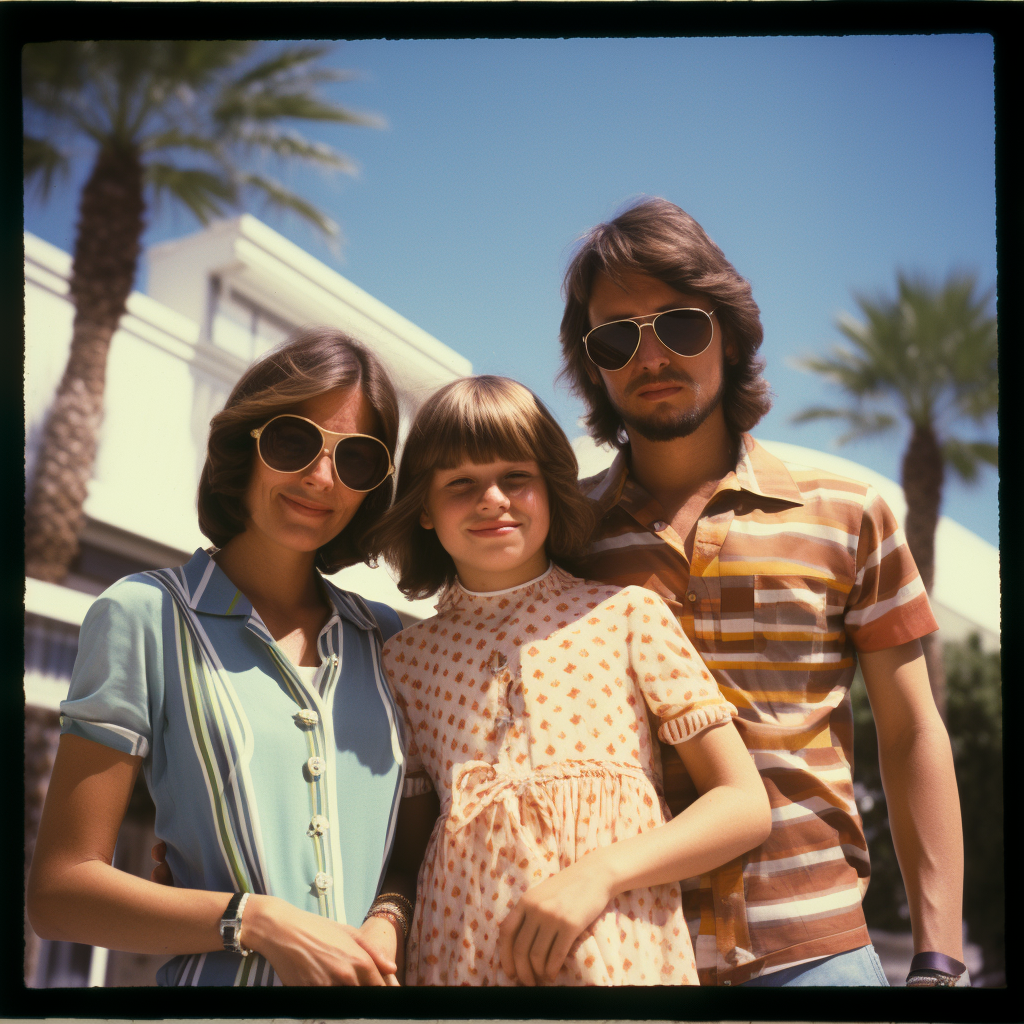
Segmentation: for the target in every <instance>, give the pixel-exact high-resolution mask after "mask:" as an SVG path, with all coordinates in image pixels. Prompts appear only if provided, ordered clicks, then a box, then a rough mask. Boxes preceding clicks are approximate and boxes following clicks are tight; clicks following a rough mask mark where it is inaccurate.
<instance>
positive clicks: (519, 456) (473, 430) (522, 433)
mask: <svg viewBox="0 0 1024 1024" xmlns="http://www.w3.org/2000/svg"><path fill="white" fill-rule="evenodd" d="M507 383H508V384H509V385H511V384H513V382H511V381H509V382H507ZM460 390H462V389H460ZM520 392H522V393H520ZM445 398H446V399H447V401H442V402H441V403H440V404H439V406H438V407H437V408H436V409H435V412H434V415H433V416H432V417H431V419H432V422H431V423H430V424H429V428H428V436H427V437H426V438H425V442H426V444H425V449H426V450H425V451H424V453H423V456H424V459H423V461H424V463H425V464H426V465H429V466H431V467H432V468H433V469H453V468H454V467H455V466H458V465H459V464H460V463H462V462H463V461H464V460H467V459H468V460H469V461H470V462H478V463H485V462H499V461H509V462H539V461H540V455H541V448H542V445H541V443H540V434H541V429H540V428H541V424H542V422H543V416H542V414H541V411H540V409H539V408H538V407H537V404H536V402H535V401H534V399H533V395H532V394H531V393H530V392H529V391H528V390H527V389H526V388H524V387H522V385H514V386H513V387H501V388H498V389H491V388H487V389H486V390H485V389H483V388H480V387H475V388H471V389H470V388H467V389H465V391H463V393H461V394H460V393H458V392H456V391H452V392H449V394H448V395H446V396H445Z"/></svg>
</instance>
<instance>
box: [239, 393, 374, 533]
mask: <svg viewBox="0 0 1024 1024" xmlns="http://www.w3.org/2000/svg"><path fill="white" fill-rule="evenodd" d="M290 411H292V412H294V413H295V414H296V415H298V416H305V417H306V418H307V419H310V420H312V421H313V422H314V423H318V424H319V425H320V426H321V427H323V428H324V429H325V430H332V431H334V432H335V433H344V434H373V432H374V428H375V425H376V417H375V415H374V412H373V409H372V408H371V406H370V404H369V402H367V400H366V396H365V395H364V394H363V393H362V391H361V390H360V389H359V388H358V387H352V388H335V389H334V390H333V391H326V392H324V394H322V395H317V396H316V397H315V398H309V399H307V400H306V401H305V402H302V403H301V404H300V405H298V406H296V407H295V408H294V409H293V410H290ZM365 497H366V494H365V493H364V492H361V491H352V490H349V488H347V487H346V486H345V485H344V484H343V483H342V482H341V481H340V480H339V479H338V474H337V471H336V470H335V468H334V460H333V459H332V457H331V456H330V455H329V454H328V453H327V451H326V450H325V451H321V453H320V455H319V457H318V458H317V460H316V461H315V462H314V463H313V464H312V465H311V466H307V467H306V468H305V469H303V470H301V471H300V472H298V473H278V472H276V471H275V470H273V469H270V468H269V467H268V466H267V465H265V464H264V462H263V460H262V459H260V457H259V456H258V455H257V454H256V452H255V451H254V452H253V468H252V476H251V477H250V478H249V486H248V488H247V489H246V493H245V507H246V509H247V511H248V512H249V525H248V527H247V530H246V532H255V533H256V534H258V535H259V536H260V537H261V538H262V539H263V540H265V541H266V542H268V543H270V544H274V545H278V546H280V547H283V548H288V549H290V550H292V551H305V552H308V551H316V550H317V549H318V548H320V547H322V546H323V545H324V544H326V543H327V542H328V541H330V540H332V539H333V538H335V537H336V536H337V535H338V534H339V533H341V531H342V530H344V529H345V527H346V526H348V524H349V523H350V522H351V520H352V517H353V516H354V515H355V513H356V510H357V509H358V508H359V505H360V504H361V503H362V501H363V499H364V498H365Z"/></svg>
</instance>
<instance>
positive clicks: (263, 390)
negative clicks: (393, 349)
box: [197, 327, 399, 573]
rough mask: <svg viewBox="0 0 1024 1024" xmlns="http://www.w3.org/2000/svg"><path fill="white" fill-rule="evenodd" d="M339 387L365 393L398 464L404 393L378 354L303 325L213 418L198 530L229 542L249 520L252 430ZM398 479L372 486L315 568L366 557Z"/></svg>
mask: <svg viewBox="0 0 1024 1024" xmlns="http://www.w3.org/2000/svg"><path fill="white" fill-rule="evenodd" d="M335 388H359V389H360V390H361V391H362V393H363V395H364V396H365V398H366V401H367V403H368V404H369V406H370V408H371V409H372V410H373V412H374V421H375V422H374V426H373V436H374V437H377V438H379V439H380V440H381V441H383V442H384V444H386V445H387V449H388V452H389V453H390V455H391V461H392V462H394V459H395V445H396V444H397V442H398V415H399V414H398V397H397V395H396V393H395V388H394V385H393V384H392V383H391V379H390V377H388V374H387V371H386V370H385V369H384V367H383V365H382V364H381V362H380V360H378V359H377V357H376V356H374V355H373V353H371V352H370V351H369V350H367V349H366V348H364V347H363V346H362V345H360V344H359V343H358V342H357V341H354V340H353V339H352V338H350V337H349V336H348V335H347V334H344V333H343V332H342V331H339V330H335V329H334V328H332V327H311V328H306V329H304V330H300V331H299V332H297V333H296V334H295V335H294V336H293V337H292V338H291V339H290V340H289V341H286V342H284V343H283V344H281V345H278V346H277V347H276V348H274V349H272V350H271V351H270V352H268V353H267V354H266V355H265V356H263V357H262V358H261V359H259V360H257V361H256V362H255V363H253V364H252V365H251V366H250V367H249V368H248V369H247V370H246V371H245V373H243V374H242V377H241V379H240V380H239V381H238V383H237V384H235V386H234V388H233V390H232V392H231V394H230V396H229V397H228V400H227V404H226V405H225V406H224V408H223V410H221V412H219V413H217V415H216V416H214V417H213V419H212V421H211V422H210V440H209V443H208V444H207V449H206V464H205V465H204V466H203V472H202V476H201V477H200V479H199V494H198V497H197V503H198V507H199V529H200V530H202V532H203V533H204V534H205V535H206V536H207V537H209V538H210V540H212V541H213V543H214V544H216V545H217V547H223V546H224V545H225V544H226V543H227V542H228V541H229V540H231V538H232V537H235V536H237V535H238V534H240V533H242V532H243V531H244V530H245V528H246V526H247V525H248V520H249V515H248V512H247V511H246V509H245V505H244V498H245V492H246V489H247V488H248V486H249V480H250V478H251V477H252V471H253V467H254V466H255V464H256V459H257V458H258V457H259V456H258V455H257V454H256V442H255V441H254V440H253V439H252V437H251V436H250V433H249V432H250V431H251V430H253V429H254V428H256V427H260V426H262V425H263V424H264V423H266V422H267V421H268V420H270V419H272V418H273V417H274V416H277V415H278V414H280V413H283V412H293V411H295V409H296V408H297V407H298V406H299V405H300V404H301V403H302V402H304V401H306V400H307V399H309V398H316V397H317V396H318V395H322V394H324V392H327V391H333V390H334V389H335ZM393 479H394V477H392V476H389V477H388V478H387V480H385V481H384V483H382V484H381V485H380V487H378V488H376V489H375V490H372V491H370V492H369V493H368V494H367V495H366V496H365V497H364V498H363V501H362V503H361V504H360V506H359V508H358V509H357V510H356V513H355V515H354V516H353V517H352V519H351V520H350V521H349V523H348V525H347V526H346V527H345V529H344V530H342V531H341V533H339V534H338V535H337V536H336V537H334V538H333V539H332V540H330V541H328V543H326V544H324V545H323V546H322V547H320V548H318V549H317V555H316V566H317V568H318V569H320V570H321V572H325V573H333V572H337V571H338V570H339V569H343V568H344V567H345V566H347V565H353V564H355V563H356V562H362V561H365V560H366V558H367V557H368V551H367V548H366V547H365V542H364V538H365V534H366V532H367V530H368V529H369V528H370V527H372V526H374V525H375V524H376V522H377V520H378V519H379V518H380V517H381V516H382V515H383V514H384V511H385V510H386V509H387V507H388V506H389V505H390V504H391V497H392V494H393V491H394V485H393V483H392V481H393Z"/></svg>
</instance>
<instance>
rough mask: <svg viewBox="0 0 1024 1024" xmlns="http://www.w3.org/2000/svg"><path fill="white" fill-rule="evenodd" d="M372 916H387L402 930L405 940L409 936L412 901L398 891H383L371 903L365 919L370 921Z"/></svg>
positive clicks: (403, 939)
mask: <svg viewBox="0 0 1024 1024" xmlns="http://www.w3.org/2000/svg"><path fill="white" fill-rule="evenodd" d="M371 917H386V918H387V919H388V920H389V921H391V923H392V924H394V925H395V926H396V927H397V928H399V929H400V930H401V932H402V941H403V942H404V941H405V940H406V939H407V938H408V937H409V925H410V923H411V921H412V903H411V902H410V901H409V900H408V899H407V898H406V897H405V896H403V895H402V894H401V893H398V892H387V893H381V894H380V896H378V897H377V898H376V899H375V900H374V901H373V903H372V904H371V905H370V909H369V911H368V913H367V915H366V917H365V918H364V921H368V920H369V919H370V918H371Z"/></svg>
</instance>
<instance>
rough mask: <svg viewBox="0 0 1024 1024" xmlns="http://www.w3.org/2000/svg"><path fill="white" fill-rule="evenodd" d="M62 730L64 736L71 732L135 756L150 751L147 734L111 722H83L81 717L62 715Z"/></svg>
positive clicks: (140, 755) (143, 754)
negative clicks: (143, 734)
mask: <svg viewBox="0 0 1024 1024" xmlns="http://www.w3.org/2000/svg"><path fill="white" fill-rule="evenodd" d="M60 731H61V735H62V736H63V735H64V733H71V734H72V735H73V736H81V737H82V739H85V740H92V741H93V743H101V744H103V746H105V747H112V748H113V749H114V750H120V751H121V752H122V753H123V754H132V755H133V756H135V757H145V756H146V755H147V754H148V753H149V740H148V739H146V737H145V736H142V735H140V734H139V733H137V732H132V731H131V729H126V728H124V726H122V725H113V724H112V723H110V722H83V721H82V720H81V719H80V718H71V717H70V716H68V715H61V717H60Z"/></svg>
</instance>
